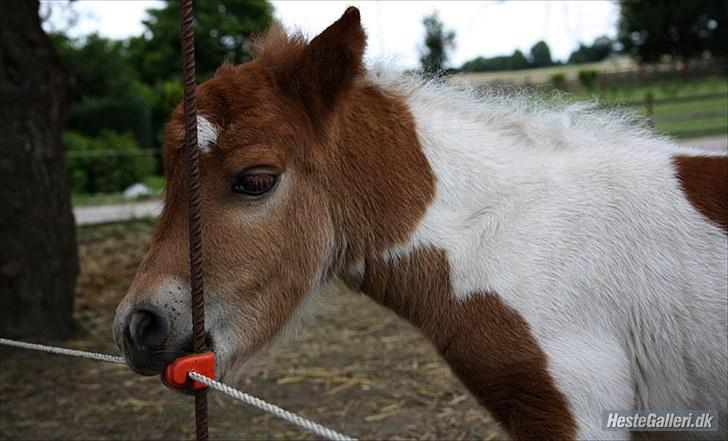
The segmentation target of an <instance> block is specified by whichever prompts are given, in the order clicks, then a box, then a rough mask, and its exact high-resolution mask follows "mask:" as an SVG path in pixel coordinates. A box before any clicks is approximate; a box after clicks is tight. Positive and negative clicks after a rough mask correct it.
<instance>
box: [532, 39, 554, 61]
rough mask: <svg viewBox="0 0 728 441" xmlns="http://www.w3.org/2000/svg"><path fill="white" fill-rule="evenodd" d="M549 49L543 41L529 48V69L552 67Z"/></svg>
mask: <svg viewBox="0 0 728 441" xmlns="http://www.w3.org/2000/svg"><path fill="white" fill-rule="evenodd" d="M553 64H554V62H553V61H552V60H551V49H549V45H548V44H546V42H545V41H539V42H538V43H536V44H534V45H533V47H532V48H531V67H547V66H551V65H553Z"/></svg>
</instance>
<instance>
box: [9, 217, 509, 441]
mask: <svg viewBox="0 0 728 441" xmlns="http://www.w3.org/2000/svg"><path fill="white" fill-rule="evenodd" d="M151 230H152V227H151V223H150V222H143V221H137V222H130V223H119V224H108V225H103V226H96V227H83V228H81V229H80V230H79V247H80V256H81V274H80V277H79V283H78V287H77V291H76V305H75V317H76V319H77V321H78V323H79V326H80V329H79V331H78V333H77V336H76V337H75V338H73V339H72V340H69V341H64V342H48V341H44V343H59V344H63V345H64V346H70V347H75V348H82V349H87V350H100V351H105V352H108V353H116V352H117V349H116V348H115V347H114V346H113V343H111V339H110V336H109V332H110V331H109V329H110V327H111V321H112V320H113V314H114V308H115V307H116V304H117V303H118V302H119V300H120V299H121V298H122V297H123V296H124V294H125V292H126V289H127V287H128V286H129V283H130V281H131V278H132V277H133V275H134V271H135V270H136V268H137V266H138V264H139V260H140V259H141V257H142V255H143V253H144V251H145V250H146V248H147V247H148V245H149V241H150V240H151ZM338 297H339V299H338V300H335V301H333V302H330V304H329V306H328V307H327V308H325V310H324V311H323V312H322V313H321V314H320V316H319V317H318V318H317V319H316V321H315V322H313V323H312V324H311V325H310V326H305V327H304V328H303V329H302V331H301V332H300V334H299V335H298V336H297V337H296V339H295V342H294V344H289V345H284V346H282V347H277V348H273V349H271V350H269V351H266V353H265V356H264V358H263V359H262V360H260V362H258V363H256V365H255V367H254V369H253V370H252V372H251V373H250V374H249V375H247V376H245V377H244V378H242V379H241V381H240V383H239V384H237V386H239V387H240V389H241V390H243V391H245V392H249V393H251V394H253V395H256V396H258V397H261V398H263V399H266V400H268V401H271V402H274V403H276V404H277V405H280V406H281V407H283V408H285V409H289V410H292V411H295V412H298V413H300V414H301V415H303V416H305V417H307V418H311V419H313V420H315V421H317V422H319V423H321V424H324V425H326V426H329V427H332V428H335V429H337V430H340V431H341V432H343V433H345V434H347V435H350V436H354V437H358V438H368V439H372V438H374V439H383V438H386V439H404V438H409V439H413V438H416V439H472V438H478V439H496V438H497V439H502V438H503V436H504V435H503V432H501V431H500V429H499V428H498V426H497V424H496V423H495V422H494V420H493V419H492V418H491V417H490V416H489V415H488V414H487V413H485V412H484V411H483V408H482V407H480V406H479V405H478V403H477V402H476V401H475V399H474V398H472V396H471V395H470V394H468V393H467V391H466V390H465V388H464V387H463V386H462V385H461V384H460V383H459V382H458V381H457V380H456V379H455V377H454V376H453V375H452V374H451V373H450V370H449V368H448V367H447V365H446V364H445V363H444V362H443V361H442V360H441V359H440V358H439V356H438V355H437V354H436V352H435V351H434V350H432V348H431V346H430V344H429V343H428V342H427V341H426V340H425V339H424V338H423V337H421V336H420V334H419V333H418V331H417V330H415V329H414V328H413V327H411V326H410V325H409V324H407V323H406V322H405V321H403V320H401V319H398V318H397V317H396V316H395V315H394V314H393V313H391V312H390V311H388V310H386V309H384V308H382V307H380V306H378V305H377V304H375V303H374V302H372V301H371V300H369V299H368V298H366V297H363V296H357V295H353V294H350V293H346V292H344V293H342V295H340V296H338ZM0 357H2V365H3V369H1V370H0V389H1V390H2V394H1V396H2V402H0V427H1V428H2V433H0V437H2V438H3V439H28V438H33V439H39V438H42V439H179V438H187V439H189V438H193V437H194V417H193V408H192V406H191V404H190V399H189V397H186V396H182V395H180V394H178V393H176V392H173V391H171V390H168V389H167V388H164V387H162V386H161V385H160V381H159V378H158V377H142V376H139V375H137V374H134V373H133V372H131V371H129V370H128V369H126V368H125V367H124V366H117V365H109V364H105V363H95V362H92V361H85V360H77V359H69V358H66V357H59V356H56V355H50V354H44V353H39V352H29V351H23V350H16V349H12V348H8V347H5V346H0ZM209 415H210V437H211V439H251V438H252V439H260V438H274V439H318V438H317V437H316V436H315V435H313V434H311V433H309V432H306V431H304V430H302V429H298V428H296V427H295V426H291V425H290V424H288V423H286V422H285V421H282V420H279V419H277V418H275V417H274V416H272V415H269V414H265V413H263V412H261V411H258V410H256V409H254V408H251V407H248V406H245V405H243V404H241V403H237V402H235V401H232V400H230V399H229V398H228V397H226V396H223V395H221V394H218V393H216V392H211V393H210V412H209Z"/></svg>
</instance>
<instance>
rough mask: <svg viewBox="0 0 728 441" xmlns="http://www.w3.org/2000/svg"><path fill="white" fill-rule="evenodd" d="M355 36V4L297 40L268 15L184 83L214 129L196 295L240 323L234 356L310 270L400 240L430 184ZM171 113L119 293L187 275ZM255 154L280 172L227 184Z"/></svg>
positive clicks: (303, 288)
mask: <svg viewBox="0 0 728 441" xmlns="http://www.w3.org/2000/svg"><path fill="white" fill-rule="evenodd" d="M364 45H365V37H364V32H363V29H362V27H361V24H360V23H359V14H358V11H356V10H347V12H346V13H345V14H344V16H343V17H342V18H341V19H340V20H339V21H337V22H336V23H334V24H333V25H332V26H330V27H329V28H328V29H327V30H326V31H324V32H323V33H322V34H321V35H319V36H318V37H316V38H315V39H314V40H313V41H312V42H311V43H310V44H307V43H305V42H304V41H303V40H302V39H301V38H300V37H296V36H294V37H288V36H286V35H285V34H284V33H283V32H282V31H281V29H280V28H276V27H273V28H272V29H271V30H270V32H269V33H268V36H267V37H266V38H265V40H264V41H263V42H262V43H261V44H260V46H259V50H260V51H261V52H260V54H259V56H258V57H257V58H256V59H255V60H254V61H252V62H250V63H247V64H244V65H240V66H232V65H229V64H226V65H223V66H222V67H221V68H220V69H219V70H218V72H217V73H216V75H215V77H213V78H212V79H210V80H209V81H207V82H205V83H204V84H202V85H200V87H199V88H198V91H197V96H198V100H197V101H198V111H199V114H200V115H203V116H205V117H206V118H207V119H208V120H209V121H210V122H211V123H212V124H215V125H216V126H218V127H219V128H220V135H219V138H218V140H217V142H216V143H215V144H214V145H213V146H212V147H211V149H210V151H209V152H206V153H202V154H201V156H200V169H201V191H202V219H203V251H204V260H205V262H204V265H205V270H206V271H205V287H206V303H207V308H208V309H210V310H214V309H215V308H219V309H220V308H224V310H225V314H226V315H225V317H224V320H226V321H227V322H228V323H229V325H227V326H229V327H232V328H238V329H240V331H238V333H239V334H240V335H241V338H242V339H244V340H245V344H244V346H245V347H244V348H243V351H244V352H242V353H240V354H238V356H240V357H245V356H249V355H250V354H251V353H254V352H255V351H256V350H257V349H259V348H260V347H261V346H263V345H264V344H265V343H266V342H267V341H269V340H270V339H271V338H272V337H273V336H274V335H275V334H276V333H277V332H278V331H279V330H280V329H281V328H282V326H283V324H284V323H285V322H286V321H287V319H288V318H290V316H291V315H292V314H293V312H294V311H295V310H296V308H297V306H298V305H299V303H300V301H301V299H302V298H303V297H304V296H305V295H306V294H307V293H308V292H309V291H310V290H311V289H312V288H314V287H315V286H316V285H317V284H318V283H320V282H322V281H325V280H326V279H327V278H328V277H330V276H331V275H332V274H334V273H335V272H338V271H339V270H340V269H341V268H344V267H346V266H347V265H349V264H350V263H352V262H355V261H357V260H358V259H361V258H362V257H363V256H364V255H366V253H367V252H372V251H378V250H383V249H385V248H387V247H389V246H391V245H393V244H394V243H397V242H401V241H403V240H405V239H406V237H407V236H408V235H409V234H410V233H411V231H412V230H413V229H414V226H415V225H416V224H417V221H418V220H419V218H420V217H421V216H422V215H423V214H424V212H425V209H426V207H427V205H428V203H429V201H430V199H431V198H432V195H433V194H434V179H433V177H432V173H431V172H430V170H429V167H428V164H427V160H426V159H425V157H424V155H423V154H422V152H421V151H420V148H419V145H418V142H417V139H416V134H415V132H414V121H413V119H412V117H411V116H410V114H409V113H408V112H407V109H406V106H405V105H404V104H403V102H402V100H401V98H399V97H396V96H392V95H390V94H387V93H386V92H384V91H382V90H380V89H378V88H377V87H375V86H373V85H369V84H366V82H365V80H364V79H363V65H362V60H361V56H362V54H363V50H364ZM182 121H183V120H182V113H181V108H178V109H177V110H175V112H174V114H173V115H172V119H171V121H170V123H169V124H168V126H167V130H166V133H165V170H166V173H167V189H166V190H167V191H166V197H165V207H164V211H163V213H162V216H161V218H160V220H159V223H158V226H157V230H156V233H155V238H154V242H153V244H152V246H151V248H150V250H149V252H148V254H147V256H146V258H145V259H144V261H143V262H142V264H141V266H140V269H139V271H138V273H137V276H136V279H135V282H134V284H133V286H132V287H131V289H130V292H129V295H130V297H131V298H132V299H133V302H140V301H143V299H144V298H145V297H148V296H154V295H159V293H155V292H154V287H155V286H156V285H158V281H160V280H162V279H164V278H165V277H169V276H173V277H178V278H181V279H183V280H184V279H188V277H189V276H188V267H187V265H188V255H187V227H186V222H187V190H186V172H185V162H184V161H185V155H184V151H183V149H182V148H181V146H182V144H183V143H182V136H183V122H182ZM255 166H273V167H274V168H276V169H278V170H280V171H281V172H282V175H281V180H280V182H279V184H278V186H277V188H276V190H274V191H273V192H271V194H270V195H269V196H266V197H264V198H262V199H261V200H258V201H250V200H246V199H245V198H243V197H241V196H240V195H237V194H235V193H233V192H232V191H231V186H232V183H233V182H234V179H235V177H236V175H237V174H239V173H240V172H241V171H242V170H244V169H246V168H249V167H255Z"/></svg>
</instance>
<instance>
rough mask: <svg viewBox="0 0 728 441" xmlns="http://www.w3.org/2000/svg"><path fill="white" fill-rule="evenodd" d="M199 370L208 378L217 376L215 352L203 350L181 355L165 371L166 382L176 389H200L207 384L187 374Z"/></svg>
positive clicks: (199, 372)
mask: <svg viewBox="0 0 728 441" xmlns="http://www.w3.org/2000/svg"><path fill="white" fill-rule="evenodd" d="M192 371H194V372H197V373H198V374H200V375H204V376H206V377H208V378H212V379H214V378H215V353H214V352H203V353H201V354H190V355H185V356H184V357H179V358H178V359H176V360H175V361H173V362H172V363H170V364H168V365H167V368H166V369H165V371H164V379H165V381H166V383H167V384H168V385H169V386H170V387H172V388H174V389H187V390H198V389H205V388H206V387H207V386H206V385H204V384H202V383H200V382H199V381H195V380H191V379H190V378H189V377H188V376H187V374H188V373H189V372H192Z"/></svg>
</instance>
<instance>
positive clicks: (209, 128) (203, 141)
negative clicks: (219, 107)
mask: <svg viewBox="0 0 728 441" xmlns="http://www.w3.org/2000/svg"><path fill="white" fill-rule="evenodd" d="M218 136H220V128H219V127H218V126H216V125H215V124H213V123H211V122H210V121H209V120H208V119H207V118H206V117H205V116H203V115H197V145H198V146H199V147H200V150H202V151H203V152H209V151H210V148H211V146H212V145H213V144H215V143H216V142H217V137H218Z"/></svg>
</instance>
